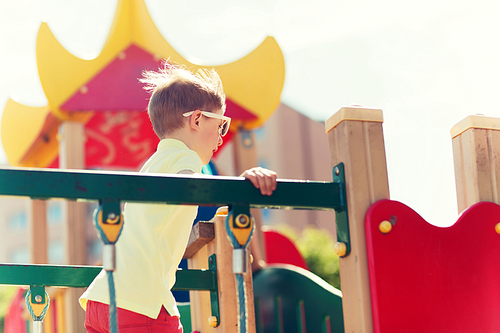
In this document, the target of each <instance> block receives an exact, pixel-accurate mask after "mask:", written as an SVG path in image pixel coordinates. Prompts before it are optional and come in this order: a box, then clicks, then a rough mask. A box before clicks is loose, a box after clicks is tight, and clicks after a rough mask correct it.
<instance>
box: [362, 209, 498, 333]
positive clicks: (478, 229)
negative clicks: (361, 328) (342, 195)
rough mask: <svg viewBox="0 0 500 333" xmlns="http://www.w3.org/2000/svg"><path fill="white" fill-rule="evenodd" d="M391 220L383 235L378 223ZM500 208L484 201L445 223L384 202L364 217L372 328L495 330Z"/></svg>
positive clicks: (434, 330)
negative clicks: (437, 223) (429, 220)
mask: <svg viewBox="0 0 500 333" xmlns="http://www.w3.org/2000/svg"><path fill="white" fill-rule="evenodd" d="M384 220H387V221H391V222H392V224H393V228H392V230H391V231H390V232H389V233H387V234H383V233H381V232H380V231H379V229H378V226H379V224H380V222H382V221H384ZM499 222H500V206H498V205H496V204H494V203H489V202H482V203H478V204H476V205H474V206H472V207H470V208H469V209H468V210H466V211H465V212H464V213H463V214H462V215H461V216H460V218H459V219H458V221H457V222H456V223H455V224H454V225H453V226H451V227H449V228H440V227H436V226H433V225H431V224H429V223H427V222H426V221H425V220H423V219H422V217H420V216H419V215H418V214H417V213H416V212H415V211H413V210H412V209H411V208H409V207H407V206H406V205H404V204H402V203H399V202H396V201H390V200H383V201H379V202H377V203H375V204H374V205H372V206H371V207H370V209H369V210H368V213H367V215H366V221H365V223H366V224H365V227H366V243H367V251H368V266H369V274H370V288H371V295H372V307H373V322H374V331H375V332H384V333H386V332H415V333H417V332H418V333H422V332H426V333H429V332H500V285H499V284H500V256H499V254H500V235H498V234H497V233H496V232H495V225H496V224H497V223H499Z"/></svg>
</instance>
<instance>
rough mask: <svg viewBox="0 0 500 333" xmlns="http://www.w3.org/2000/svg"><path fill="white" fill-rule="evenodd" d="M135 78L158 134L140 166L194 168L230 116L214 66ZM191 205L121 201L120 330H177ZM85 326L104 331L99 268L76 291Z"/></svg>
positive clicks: (265, 174)
mask: <svg viewBox="0 0 500 333" xmlns="http://www.w3.org/2000/svg"><path fill="white" fill-rule="evenodd" d="M143 75H144V78H143V79H142V80H141V82H143V83H146V84H147V86H146V89H147V90H148V91H150V92H152V95H151V98H150V101H149V105H148V113H149V117H150V119H151V122H152V125H153V129H154V131H155V133H156V134H157V135H158V137H159V138H160V140H161V141H160V143H159V144H158V150H157V151H156V152H155V153H154V154H153V155H152V156H151V158H150V159H149V160H148V161H147V162H146V163H145V165H144V166H143V167H142V169H141V172H149V173H158V172H161V173H173V174H195V173H200V172H201V168H202V165H204V164H208V162H209V161H210V158H211V157H212V155H213V154H214V153H215V152H216V151H217V149H218V147H219V146H220V145H221V144H222V137H223V136H224V135H225V134H226V133H227V131H228V129H229V124H230V120H231V119H230V118H229V117H226V116H224V111H225V95H224V92H223V90H222V82H221V81H220V78H219V76H218V75H217V73H216V72H215V71H213V70H212V71H200V72H199V73H198V74H193V73H191V72H190V71H188V70H186V69H184V68H183V67H180V66H176V65H172V64H169V63H165V66H164V68H162V69H160V70H159V71H158V72H146V73H144V74H143ZM241 176H243V177H245V178H247V179H249V180H250V181H251V182H252V183H253V184H254V186H255V187H257V188H259V189H260V191H261V193H262V194H263V195H271V194H272V192H273V191H274V190H275V189H276V173H275V172H273V171H270V170H267V169H263V168H258V167H257V168H252V169H249V170H247V171H245V172H244V173H243V174H242V175H241ZM196 213H197V207H196V206H178V205H158V204H138V203H127V204H126V205H125V209H124V219H125V225H124V228H123V231H122V234H121V236H120V240H119V241H118V242H117V243H116V247H117V250H116V253H117V259H116V261H117V265H116V266H117V270H116V271H115V273H114V279H115V289H116V304H117V307H118V325H119V329H120V332H132V331H133V332H180V333H181V332H182V325H181V324H180V321H179V311H178V309H177V306H176V304H175V299H174V297H173V295H172V292H171V291H170V289H171V288H172V287H173V285H174V283H175V272H176V269H177V267H178V265H179V262H180V261H181V259H182V256H183V254H184V251H185V249H186V246H187V241H188V238H189V233H190V231H191V226H192V222H193V220H194V219H195V217H196ZM80 303H81V305H82V307H83V308H84V309H85V310H86V314H85V327H86V329H87V332H90V333H94V332H108V318H109V317H108V304H109V292H108V282H107V279H106V275H105V273H104V271H102V272H101V273H100V274H99V275H98V276H97V277H96V278H95V280H94V281H93V282H92V284H91V285H90V286H89V288H88V289H87V290H86V291H85V293H83V295H82V296H81V297H80Z"/></svg>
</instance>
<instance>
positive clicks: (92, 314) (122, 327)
mask: <svg viewBox="0 0 500 333" xmlns="http://www.w3.org/2000/svg"><path fill="white" fill-rule="evenodd" d="M117 318H118V329H119V332H120V333H127V332H148V333H157V332H158V333H160V332H162V333H182V325H181V322H180V320H179V317H175V316H171V315H169V314H168V312H167V310H165V308H164V307H162V308H161V311H160V314H159V315H158V318H156V319H152V318H149V317H148V316H145V315H141V314H138V313H136V312H132V311H128V310H124V309H120V308H118V313H117ZM85 328H86V329H87V332H88V333H109V312H108V305H107V304H103V303H99V302H93V301H88V302H87V311H86V312H85Z"/></svg>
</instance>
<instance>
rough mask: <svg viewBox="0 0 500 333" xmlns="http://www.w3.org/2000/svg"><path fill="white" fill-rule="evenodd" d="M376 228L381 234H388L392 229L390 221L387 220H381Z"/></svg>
mask: <svg viewBox="0 0 500 333" xmlns="http://www.w3.org/2000/svg"><path fill="white" fill-rule="evenodd" d="M378 230H380V232H381V233H383V234H388V233H389V232H391V230H392V223H391V222H389V221H382V222H380V224H379V225H378Z"/></svg>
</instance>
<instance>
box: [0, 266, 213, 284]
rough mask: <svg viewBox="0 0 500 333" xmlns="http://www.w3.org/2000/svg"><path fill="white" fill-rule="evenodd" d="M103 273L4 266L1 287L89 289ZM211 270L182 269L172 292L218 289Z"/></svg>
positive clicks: (85, 269) (91, 269)
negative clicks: (33, 286)
mask: <svg viewBox="0 0 500 333" xmlns="http://www.w3.org/2000/svg"><path fill="white" fill-rule="evenodd" d="M101 270H102V267H100V266H53V265H21V264H19V265H18V264H0V285H2V284H3V285H16V286H29V285H36V286H51V287H75V288H84V287H88V286H89V285H90V283H91V282H92V281H93V280H94V278H95V277H96V276H97V274H99V272H100V271H101ZM214 274H215V272H213V271H210V270H192V269H188V270H178V271H177V277H176V281H177V282H176V283H175V285H174V287H173V288H172V290H215V289H216V288H217V286H215V285H214V282H213V281H214V279H213V275H214Z"/></svg>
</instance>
